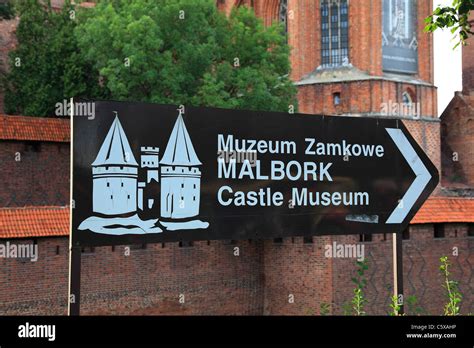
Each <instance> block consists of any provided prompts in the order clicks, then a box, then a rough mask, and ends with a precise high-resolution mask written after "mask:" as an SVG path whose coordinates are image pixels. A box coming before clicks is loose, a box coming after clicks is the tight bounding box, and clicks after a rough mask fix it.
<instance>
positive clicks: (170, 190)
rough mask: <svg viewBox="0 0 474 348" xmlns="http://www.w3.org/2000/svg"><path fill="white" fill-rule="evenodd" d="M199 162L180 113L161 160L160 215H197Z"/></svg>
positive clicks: (180, 216) (170, 216) (172, 216)
mask: <svg viewBox="0 0 474 348" xmlns="http://www.w3.org/2000/svg"><path fill="white" fill-rule="evenodd" d="M201 164H202V163H201V162H200V161H199V159H198V157H197V155H196V152H195V151H194V147H193V144H192V142H191V138H190V137H189V133H188V131H187V129H186V126H185V125H184V121H183V117H182V115H181V113H180V114H179V115H178V119H177V120H176V123H175V124H174V127H173V131H172V132H171V136H170V138H169V140H168V145H167V146H166V150H165V152H164V154H163V157H162V159H161V161H160V165H161V202H160V207H161V217H162V218H166V219H186V218H191V217H194V216H197V215H198V214H199V201H200V190H201V171H200V170H199V168H198V166H200V165H201Z"/></svg>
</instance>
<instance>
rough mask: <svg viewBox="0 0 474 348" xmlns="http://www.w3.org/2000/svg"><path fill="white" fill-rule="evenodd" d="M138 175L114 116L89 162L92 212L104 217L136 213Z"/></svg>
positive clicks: (135, 164) (120, 127)
mask: <svg viewBox="0 0 474 348" xmlns="http://www.w3.org/2000/svg"><path fill="white" fill-rule="evenodd" d="M137 176H138V163H137V161H136V160H135V157H134V156H133V152H132V150H131V148H130V144H129V143H128V139H127V137H126V135H125V132H124V131H123V128H122V125H121V124H120V121H119V119H118V117H117V115H116V116H115V119H114V122H113V123H112V126H111V127H110V129H109V132H108V133H107V136H106V137H105V140H104V142H103V144H102V146H101V148H100V150H99V153H98V154H97V157H96V159H95V161H94V162H93V163H92V183H93V189H92V191H93V194H92V196H93V197H92V210H93V211H94V212H95V213H100V214H104V215H120V214H127V213H132V212H135V211H136V210H137Z"/></svg>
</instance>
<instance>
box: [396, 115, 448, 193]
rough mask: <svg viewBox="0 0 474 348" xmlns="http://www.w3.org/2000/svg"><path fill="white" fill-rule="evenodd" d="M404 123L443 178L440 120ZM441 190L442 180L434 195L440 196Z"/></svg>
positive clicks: (408, 121)
mask: <svg viewBox="0 0 474 348" xmlns="http://www.w3.org/2000/svg"><path fill="white" fill-rule="evenodd" d="M403 123H404V124H405V126H406V127H407V129H408V131H409V132H410V134H411V135H412V136H413V138H414V139H415V140H416V142H417V143H418V145H420V147H421V148H422V149H423V151H424V152H425V153H426V154H427V155H428V157H429V158H430V160H431V162H433V164H434V165H435V166H436V168H437V169H438V174H439V176H440V178H441V141H440V122H439V121H438V119H434V120H433V121H423V120H403ZM440 188H441V179H440V183H439V184H438V187H437V188H436V189H435V191H434V192H433V193H432V195H438V194H439V192H440V191H439V190H440Z"/></svg>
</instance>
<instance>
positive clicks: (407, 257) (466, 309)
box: [332, 224, 474, 315]
mask: <svg viewBox="0 0 474 348" xmlns="http://www.w3.org/2000/svg"><path fill="white" fill-rule="evenodd" d="M445 226H446V227H445V228H446V230H445V231H446V232H445V233H446V235H445V238H441V239H434V238H433V225H412V226H410V239H409V240H404V241H403V253H404V254H403V269H404V278H403V282H404V290H405V294H404V295H405V299H406V298H407V297H408V296H413V295H414V296H416V298H417V300H418V304H419V305H420V307H422V308H423V309H424V311H425V312H424V313H425V314H433V315H442V314H443V306H444V304H445V303H446V302H447V301H446V295H445V290H444V288H443V287H442V285H443V278H442V276H441V273H440V271H439V264H440V263H439V258H440V257H441V256H448V257H449V260H450V262H451V263H452V267H451V269H450V272H452V279H454V280H457V281H459V284H460V290H461V293H462V294H463V296H464V299H463V303H462V306H461V313H463V314H468V313H472V312H473V310H474V296H473V294H474V292H473V290H474V288H473V286H474V284H473V283H472V281H471V279H472V272H473V270H472V267H471V265H472V264H473V262H474V254H473V253H472V250H473V247H474V239H473V238H467V228H468V227H467V225H466V224H446V225H445ZM335 239H336V240H338V242H339V243H342V242H343V241H344V242H348V243H355V242H357V241H358V240H357V238H356V237H355V236H346V237H337V238H335ZM382 239H383V235H379V236H374V242H368V243H365V249H366V250H365V252H366V254H367V255H368V263H369V269H368V270H367V271H366V274H365V275H366V278H367V279H368V285H367V288H366V298H367V300H368V303H367V305H366V310H367V312H368V313H370V314H381V315H382V314H387V312H388V310H389V303H390V297H391V296H392V294H393V279H392V278H393V270H392V268H393V263H392V236H391V235H387V236H386V240H385V241H383V240H382ZM453 247H457V248H458V252H459V254H458V256H454V255H453ZM356 269H357V268H356V266H355V261H354V260H348V259H336V260H335V261H334V264H333V271H332V272H333V275H334V277H333V288H334V302H335V306H334V313H336V314H337V313H339V314H342V313H343V308H342V305H343V304H344V303H348V302H349V301H350V299H351V297H352V296H353V293H352V289H353V288H354V286H353V284H352V282H351V281H350V278H351V277H353V276H354V275H355V272H356ZM407 310H409V308H407ZM409 313H410V311H409ZM411 314H415V313H414V312H413V311H412V312H411Z"/></svg>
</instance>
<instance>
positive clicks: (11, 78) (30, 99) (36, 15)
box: [2, 0, 100, 116]
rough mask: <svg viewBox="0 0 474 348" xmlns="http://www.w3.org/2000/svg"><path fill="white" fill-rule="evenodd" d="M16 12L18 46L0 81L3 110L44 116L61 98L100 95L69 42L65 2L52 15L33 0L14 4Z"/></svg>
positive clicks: (70, 22)
mask: <svg viewBox="0 0 474 348" xmlns="http://www.w3.org/2000/svg"><path fill="white" fill-rule="evenodd" d="M16 9H17V11H18V13H19V16H20V22H19V24H18V28H17V31H16V35H17V40H18V45H17V47H16V49H15V50H13V51H12V52H10V54H9V66H10V67H9V73H8V74H6V76H5V74H3V75H4V76H3V78H2V82H3V85H4V88H5V111H6V112H7V113H10V114H25V115H33V116H50V115H52V114H53V112H54V109H55V104H56V103H57V102H62V101H63V100H64V99H68V98H70V97H72V96H79V97H80V96H88V97H95V96H100V94H99V93H98V85H97V82H96V81H97V77H94V75H93V74H92V70H91V67H90V66H88V65H86V64H84V63H83V61H82V59H81V57H80V53H79V52H78V48H77V45H76V40H75V39H74V35H73V34H74V27H75V26H76V21H75V20H74V19H72V18H71V17H72V14H74V12H70V11H72V10H73V9H74V7H73V6H72V5H71V4H70V3H68V2H67V3H66V4H65V6H64V8H63V9H62V11H61V12H59V13H56V12H54V11H53V10H52V9H51V6H43V5H41V4H40V3H39V2H38V1H36V0H20V1H18V2H17V4H16Z"/></svg>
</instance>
